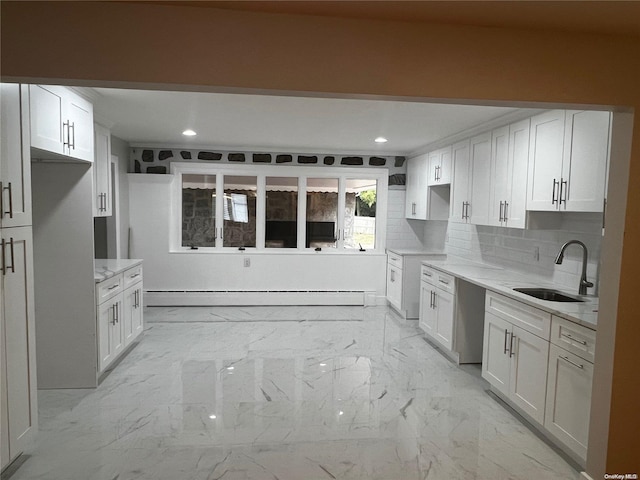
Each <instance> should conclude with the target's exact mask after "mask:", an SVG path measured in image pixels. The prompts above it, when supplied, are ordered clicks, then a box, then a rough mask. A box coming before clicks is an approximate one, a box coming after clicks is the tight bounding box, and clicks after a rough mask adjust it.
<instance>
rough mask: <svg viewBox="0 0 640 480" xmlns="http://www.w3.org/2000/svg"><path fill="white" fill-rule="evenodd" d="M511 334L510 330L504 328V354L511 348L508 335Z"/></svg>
mask: <svg viewBox="0 0 640 480" xmlns="http://www.w3.org/2000/svg"><path fill="white" fill-rule="evenodd" d="M508 335H509V330H507V329H506V328H505V329H504V352H503V353H504V354H505V355H506V354H507V352H508V351H509V349H508V348H507V336H508Z"/></svg>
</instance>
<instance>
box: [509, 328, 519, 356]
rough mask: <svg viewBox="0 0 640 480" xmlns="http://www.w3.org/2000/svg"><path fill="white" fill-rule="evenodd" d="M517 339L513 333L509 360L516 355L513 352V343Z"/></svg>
mask: <svg viewBox="0 0 640 480" xmlns="http://www.w3.org/2000/svg"><path fill="white" fill-rule="evenodd" d="M516 338H517V337H516V336H515V335H514V334H513V333H512V334H511V340H510V341H509V358H511V357H513V356H514V355H515V352H514V351H513V341H514V340H515V339H516Z"/></svg>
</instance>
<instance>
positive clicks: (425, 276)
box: [420, 265, 438, 286]
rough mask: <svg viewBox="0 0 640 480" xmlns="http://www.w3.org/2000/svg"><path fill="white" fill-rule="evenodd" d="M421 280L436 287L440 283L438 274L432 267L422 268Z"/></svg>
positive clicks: (423, 266)
mask: <svg viewBox="0 0 640 480" xmlns="http://www.w3.org/2000/svg"><path fill="white" fill-rule="evenodd" d="M420 280H422V281H423V282H427V283H428V284H429V285H434V286H435V285H437V283H438V272H437V271H436V270H434V269H433V268H431V267H427V266H425V265H422V266H421V267H420Z"/></svg>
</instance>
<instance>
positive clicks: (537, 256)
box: [533, 247, 540, 262]
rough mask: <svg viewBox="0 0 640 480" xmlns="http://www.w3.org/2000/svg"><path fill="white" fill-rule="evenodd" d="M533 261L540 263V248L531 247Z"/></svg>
mask: <svg viewBox="0 0 640 480" xmlns="http://www.w3.org/2000/svg"><path fill="white" fill-rule="evenodd" d="M533 260H534V261H536V262H539V261H540V247H533Z"/></svg>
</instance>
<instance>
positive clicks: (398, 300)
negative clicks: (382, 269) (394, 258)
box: [387, 264, 402, 311]
mask: <svg viewBox="0 0 640 480" xmlns="http://www.w3.org/2000/svg"><path fill="white" fill-rule="evenodd" d="M387 300H388V301H389V303H391V305H393V306H394V307H395V308H396V309H397V310H400V311H402V269H401V268H398V267H395V266H393V265H389V264H388V265H387Z"/></svg>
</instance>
